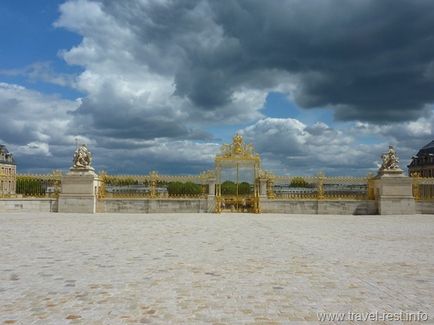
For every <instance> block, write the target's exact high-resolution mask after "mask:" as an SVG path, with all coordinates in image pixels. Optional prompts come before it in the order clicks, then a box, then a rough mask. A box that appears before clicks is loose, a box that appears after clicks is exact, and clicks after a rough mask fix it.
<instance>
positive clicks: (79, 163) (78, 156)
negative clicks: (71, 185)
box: [72, 144, 93, 170]
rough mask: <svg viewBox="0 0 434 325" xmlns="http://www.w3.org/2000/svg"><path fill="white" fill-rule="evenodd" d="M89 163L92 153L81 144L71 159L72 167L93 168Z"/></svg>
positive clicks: (90, 162)
mask: <svg viewBox="0 0 434 325" xmlns="http://www.w3.org/2000/svg"><path fill="white" fill-rule="evenodd" d="M91 164H92V153H91V152H90V151H89V149H88V148H87V146H86V145H85V144H82V145H81V146H80V147H79V148H77V150H75V152H74V157H73V159H72V169H83V170H93V168H92V166H91Z"/></svg>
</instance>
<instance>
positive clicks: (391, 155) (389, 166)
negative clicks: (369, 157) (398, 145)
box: [380, 146, 400, 170]
mask: <svg viewBox="0 0 434 325" xmlns="http://www.w3.org/2000/svg"><path fill="white" fill-rule="evenodd" d="M381 159H382V160H383V164H382V165H381V167H380V170H397V169H400V168H399V159H398V157H397V156H396V152H395V149H394V148H393V146H389V150H388V151H387V152H386V153H384V154H382V155H381Z"/></svg>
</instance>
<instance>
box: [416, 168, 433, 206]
mask: <svg viewBox="0 0 434 325" xmlns="http://www.w3.org/2000/svg"><path fill="white" fill-rule="evenodd" d="M411 177H412V180H413V196H414V199H415V200H416V201H434V177H421V175H420V173H413V174H412V175H411Z"/></svg>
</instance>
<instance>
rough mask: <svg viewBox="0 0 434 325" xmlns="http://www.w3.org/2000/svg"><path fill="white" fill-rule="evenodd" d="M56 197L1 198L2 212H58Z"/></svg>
mask: <svg viewBox="0 0 434 325" xmlns="http://www.w3.org/2000/svg"><path fill="white" fill-rule="evenodd" d="M57 210H58V208H57V199H55V198H25V199H19V198H11V199H7V198H6V199H5V198H2V199H1V200H0V212H57Z"/></svg>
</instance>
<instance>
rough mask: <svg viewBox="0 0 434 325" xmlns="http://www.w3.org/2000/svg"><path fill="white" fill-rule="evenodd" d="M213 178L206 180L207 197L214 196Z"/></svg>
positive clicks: (214, 180)
mask: <svg viewBox="0 0 434 325" xmlns="http://www.w3.org/2000/svg"><path fill="white" fill-rule="evenodd" d="M215 183H216V179H215V177H212V178H208V196H215Z"/></svg>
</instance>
